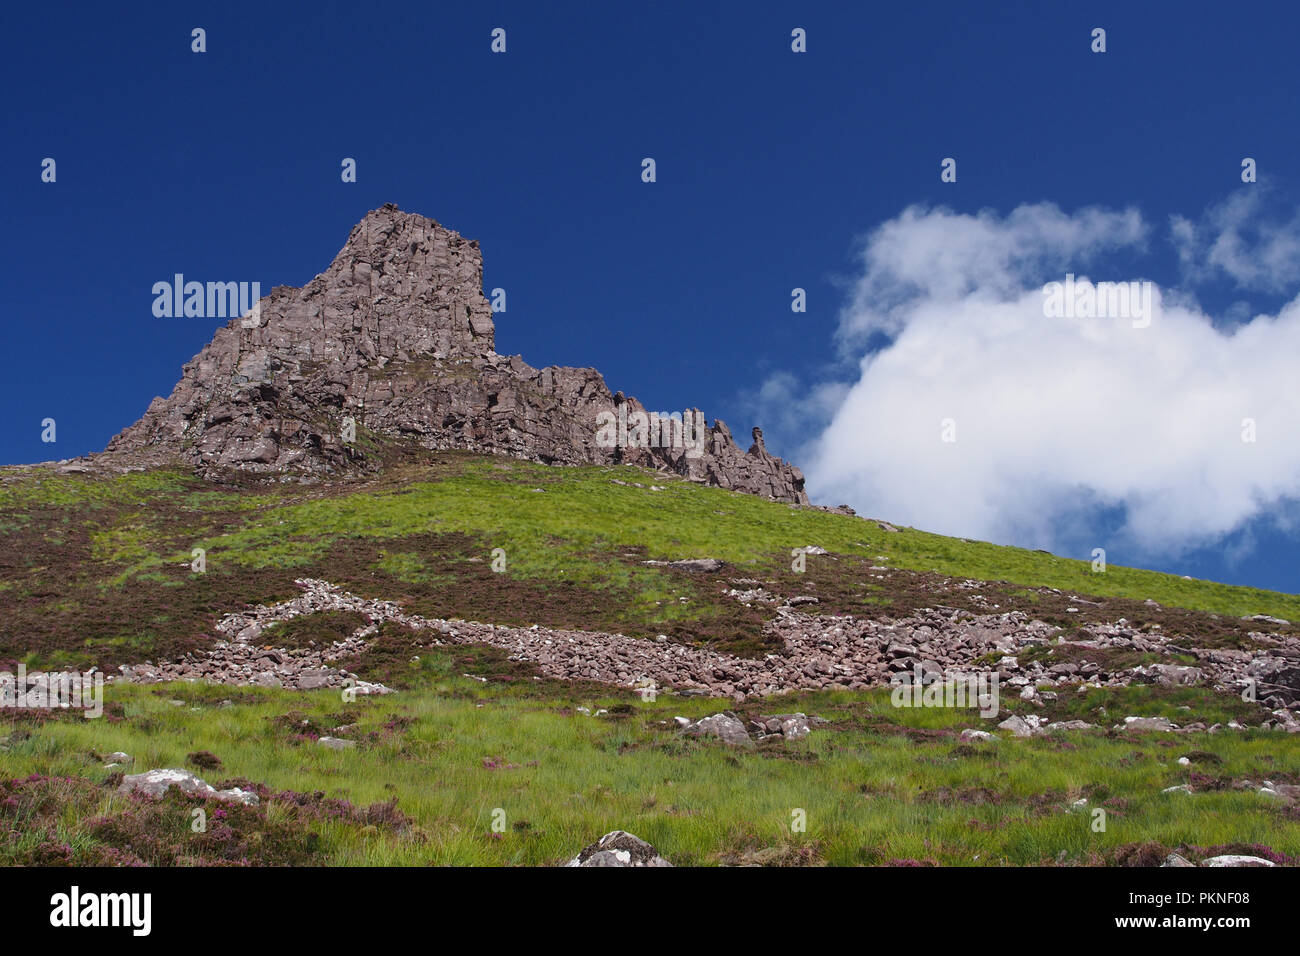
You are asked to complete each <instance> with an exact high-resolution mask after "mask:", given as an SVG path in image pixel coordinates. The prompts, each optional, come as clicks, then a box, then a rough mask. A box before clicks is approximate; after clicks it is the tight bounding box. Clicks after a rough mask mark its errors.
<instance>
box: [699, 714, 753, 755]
mask: <svg viewBox="0 0 1300 956" xmlns="http://www.w3.org/2000/svg"><path fill="white" fill-rule="evenodd" d="M682 733H683V734H685V735H686V736H688V737H717V738H718V739H719V740H721V741H722V742H723V743H725V744H728V745H730V746H732V747H752V746H754V741H753V740H752V739H751V738H750V736H749V732H748V731H747V730H745V725H744V724H743V723H741V722H740V718H739V717H737V716H736V715H735V714H733V713H730V712H727V713H721V714H713V715H712V716H710V717H705V718H703V719H702V720H697V721H695V722H693V723H691V722H688V723H687V724H686V725H685V726H684V727H683V728H682Z"/></svg>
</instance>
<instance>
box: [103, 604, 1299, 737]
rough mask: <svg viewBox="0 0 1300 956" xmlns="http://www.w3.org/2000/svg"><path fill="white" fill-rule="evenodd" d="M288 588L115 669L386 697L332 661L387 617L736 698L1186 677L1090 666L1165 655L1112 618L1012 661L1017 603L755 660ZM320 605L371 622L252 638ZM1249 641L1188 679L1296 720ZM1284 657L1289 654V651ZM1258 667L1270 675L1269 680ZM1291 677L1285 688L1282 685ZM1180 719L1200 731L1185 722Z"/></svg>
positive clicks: (569, 665)
mask: <svg viewBox="0 0 1300 956" xmlns="http://www.w3.org/2000/svg"><path fill="white" fill-rule="evenodd" d="M298 585H299V586H300V587H301V588H302V589H303V593H302V594H301V595H299V596H298V597H296V598H294V599H292V600H290V601H286V602H284V603H282V604H277V605H273V606H270V607H266V606H263V607H258V608H254V609H253V610H251V611H244V612H238V613H234V614H230V615H227V616H226V617H225V618H223V619H222V621H221V622H220V623H219V624H218V630H219V631H220V632H221V633H223V634H226V635H229V636H230V638H231V639H230V640H228V641H225V642H221V643H218V644H217V645H216V646H215V647H214V648H213V649H212V650H211V651H209V652H208V653H207V654H206V655H190V656H189V657H187V658H186V659H184V660H182V661H180V662H177V663H174V664H163V665H140V666H136V667H129V666H128V667H123V669H122V670H123V677H124V678H125V679H127V680H132V681H138V682H151V681H157V680H175V679H193V680H200V679H201V680H211V681H217V682H221V683H234V684H241V683H242V684H264V685H267V686H284V687H292V688H298V689H303V690H309V689H313V688H317V687H340V686H344V684H345V683H346V682H348V681H352V682H353V683H354V684H355V686H356V689H357V693H359V694H369V693H380V694H382V693H387V692H389V689H388V688H386V687H383V686H382V685H374V684H366V683H365V682H360V681H356V679H355V675H352V674H350V673H349V672H348V671H347V670H345V669H344V667H343V666H342V664H341V662H345V661H346V659H347V657H348V656H349V655H354V654H356V653H357V652H359V651H360V650H361V649H362V648H364V646H365V645H366V641H367V639H368V638H369V637H370V636H371V635H373V634H374V633H375V631H376V630H377V629H378V626H379V625H380V624H381V623H382V622H385V621H393V622H396V623H398V624H404V625H406V626H408V627H411V628H413V629H415V630H417V631H424V632H428V634H429V643H430V644H431V645H438V644H487V645H491V646H494V647H499V648H502V649H504V650H506V651H507V652H509V654H510V655H511V658H512V659H515V660H520V661H529V662H531V663H533V664H535V665H536V666H537V667H538V669H539V670H540V671H541V673H542V674H543V675H545V676H547V677H552V678H558V679H561V680H594V681H601V682H605V683H610V684H617V685H620V686H624V687H646V686H659V687H672V688H676V689H677V690H678V691H679V692H694V693H701V694H708V695H711V696H731V697H733V698H735V699H744V698H746V697H749V696H752V695H768V694H775V693H781V692H785V691H791V690H800V689H822V688H847V689H852V690H859V689H865V688H868V687H875V686H881V685H886V684H889V683H891V681H895V682H896V681H899V680H902V681H904V682H914V681H915V680H916V679H917V675H918V674H919V675H922V679H925V680H929V679H933V678H935V677H938V676H941V675H945V674H947V675H952V674H972V673H977V672H981V671H984V670H986V669H988V668H989V666H990V665H987V664H983V663H981V661H982V660H989V659H995V660H996V663H995V664H994V665H992V669H993V670H995V671H996V673H997V675H998V679H999V682H1000V684H1001V686H1002V687H1003V688H1009V689H1011V691H1013V692H1015V693H1017V694H1018V695H1019V696H1021V697H1024V698H1025V699H1027V700H1030V701H1031V702H1036V701H1041V700H1042V699H1046V698H1048V697H1049V695H1050V694H1053V693H1056V691H1050V692H1049V691H1045V690H1040V689H1039V688H1040V687H1042V686H1044V685H1050V686H1051V687H1054V688H1056V689H1058V690H1062V691H1063V690H1067V689H1069V690H1072V691H1078V690H1079V689H1081V688H1082V689H1083V690H1084V691H1086V690H1087V688H1090V687H1117V686H1126V685H1128V684H1130V683H1134V682H1153V681H1154V682H1159V681H1161V680H1176V681H1178V682H1179V684H1180V685H1181V684H1182V683H1184V682H1185V681H1186V680H1187V679H1188V678H1187V676H1186V675H1185V674H1182V673H1179V674H1177V675H1173V676H1171V675H1170V674H1169V673H1168V672H1167V671H1161V670H1158V669H1157V668H1155V667H1153V666H1139V667H1133V668H1130V669H1127V670H1124V669H1117V670H1110V669H1107V668H1106V667H1104V666H1103V665H1101V664H1100V663H1094V662H1090V661H1089V660H1088V659H1087V656H1086V654H1087V651H1088V649H1090V648H1101V647H1112V648H1113V647H1119V648H1125V649H1129V648H1132V649H1137V650H1143V651H1166V652H1167V649H1166V645H1167V644H1168V643H1170V640H1169V639H1166V638H1163V637H1151V636H1149V635H1146V634H1143V633H1141V632H1138V631H1136V630H1134V629H1132V628H1129V627H1127V626H1126V625H1125V624H1124V623H1123V622H1117V623H1116V624H1112V625H1092V626H1090V628H1089V632H1090V634H1091V635H1092V636H1091V637H1089V638H1088V639H1087V640H1082V641H1075V642H1072V646H1073V648H1074V649H1075V650H1079V651H1082V652H1083V655H1084V656H1083V657H1082V658H1081V659H1082V663H1081V664H1075V663H1068V662H1067V663H1057V664H1053V663H1047V664H1044V663H1042V662H1040V661H1036V660H1025V661H1024V662H1023V663H1022V661H1021V658H1022V657H1024V656H1025V654H1024V652H1025V651H1026V650H1027V649H1029V648H1036V647H1042V646H1044V645H1047V644H1049V643H1055V644H1058V645H1059V644H1061V643H1062V642H1063V641H1064V637H1063V636H1062V632H1061V630H1060V629H1059V628H1057V627H1054V626H1052V625H1050V624H1046V623H1044V622H1042V621H1035V620H1031V619H1029V618H1028V616H1027V615H1025V614H1024V613H1023V612H1020V611H1010V612H1006V613H1001V614H981V615H974V614H971V613H970V612H967V611H961V610H955V609H942V608H939V609H936V608H923V609H921V610H919V611H917V612H915V613H914V614H912V615H910V616H908V617H906V618H903V619H898V620H874V619H859V618H854V617H851V616H842V617H835V616H812V615H807V614H803V613H799V612H796V611H794V610H792V609H791V608H788V607H787V608H778V609H777V615H776V617H775V618H774V619H773V620H771V621H769V622H768V624H767V625H766V629H767V633H768V634H769V635H770V636H771V637H772V638H774V639H775V640H776V641H778V642H779V644H780V645H781V646H783V648H784V652H783V653H770V654H767V655H766V656H765V657H763V658H762V659H753V658H741V657H734V656H732V655H729V654H721V653H718V652H716V651H710V650H707V649H703V648H695V647H686V646H683V645H679V644H672V643H668V642H661V641H649V640H642V639H639V638H632V637H627V636H624V635H621V634H604V633H596V632H590V631H570V630H560V629H552V628H542V627H539V626H536V625H534V626H533V627H529V628H520V627H506V626H500V625H493V624H482V623H478V622H473V621H451V620H442V619H429V618H423V617H421V616H419V615H415V614H408V613H407V612H405V611H404V610H402V608H401V606H400V605H398V604H396V603H394V602H392V601H382V600H373V599H368V598H362V597H358V596H356V595H353V594H350V593H348V592H346V591H344V590H342V589H341V588H339V587H337V586H335V585H332V584H330V583H328V582H326V581H319V580H315V579H302V580H300V581H298ZM326 610H350V611H356V612H359V613H360V614H362V615H363V616H365V617H366V618H367V619H368V620H369V621H370V623H369V624H368V625H366V626H365V627H363V628H361V629H359V630H358V631H357V632H356V633H355V634H353V635H351V636H350V637H348V638H346V639H345V640H343V641H340V642H336V643H335V644H334V645H332V646H331V647H329V648H322V649H319V650H316V649H309V650H297V651H276V650H274V649H272V650H267V649H265V648H260V647H258V646H256V644H254V643H253V642H255V641H258V640H262V639H269V638H271V637H273V633H274V632H271V634H270V635H264V631H265V629H266V627H267V625H268V624H270V623H271V622H272V621H282V620H288V619H290V618H292V617H296V616H298V615H300V614H311V613H314V612H317V611H326ZM1251 637H1252V638H1253V639H1254V640H1255V641H1256V643H1257V645H1258V646H1257V648H1256V650H1255V651H1253V652H1250V651H1245V650H1217V649H1215V650H1204V651H1199V650H1196V649H1194V648H1193V650H1192V652H1193V653H1194V654H1196V655H1197V657H1198V664H1199V666H1198V667H1197V668H1195V670H1196V671H1197V672H1198V675H1197V678H1196V679H1197V681H1198V682H1200V683H1202V684H1203V685H1206V686H1210V687H1213V688H1214V689H1216V690H1218V691H1221V692H1225V693H1231V694H1234V695H1237V694H1240V693H1241V691H1242V689H1243V688H1245V687H1247V686H1257V687H1265V686H1266V687H1267V688H1269V689H1270V690H1272V691H1273V692H1274V693H1273V695H1272V696H1270V697H1269V698H1268V699H1267V701H1266V703H1268V704H1269V705H1270V706H1273V705H1276V709H1275V710H1274V711H1273V714H1272V718H1273V719H1270V720H1267V721H1266V722H1265V723H1264V725H1263V726H1265V727H1266V728H1267V727H1271V728H1273V729H1279V730H1287V731H1290V732H1297V731H1300V721H1298V720H1297V719H1296V717H1295V715H1294V712H1293V711H1292V710H1291V709H1290V707H1291V706H1292V703H1293V702H1294V701H1297V700H1300V667H1292V666H1291V665H1292V664H1293V663H1295V662H1296V661H1300V640H1298V639H1297V638H1295V637H1292V636H1289V635H1288V636H1282V637H1279V636H1275V635H1268V634H1261V633H1252V635H1251ZM1180 650H1182V649H1181V647H1180ZM1292 654H1295V655H1298V656H1297V657H1296V658H1293V657H1292V656H1291V655H1292ZM1260 675H1268V677H1269V681H1268V683H1267V684H1265V683H1264V682H1263V681H1262V678H1261V676H1260ZM1293 677H1294V679H1295V686H1292V685H1291V684H1290V683H1286V682H1287V681H1291V680H1292V679H1293ZM1002 693H1004V694H1005V693H1008V690H1005V689H1004V690H1003V691H1002ZM1030 716H1033V715H1030ZM1016 719H1017V720H1022V721H1024V722H1025V723H1027V724H1029V725H1030V726H1029V728H1028V731H1029V733H1033V732H1035V731H1036V730H1037V729H1038V728H1037V726H1036V725H1035V724H1034V722H1033V721H1030V720H1029V718H1028V717H1026V718H1016ZM1007 729H1009V730H1012V732H1013V733H1016V731H1017V730H1019V731H1020V735H1022V736H1023V735H1025V728H1023V727H1019V725H1014V728H1013V727H1008V728H1007ZM1059 729H1069V728H1059ZM1122 729H1125V730H1130V731H1149V730H1155V731H1162V730H1173V729H1175V727H1174V725H1173V724H1171V723H1170V722H1169V721H1168V720H1166V719H1165V718H1144V717H1134V718H1131V719H1128V720H1127V721H1126V722H1125V725H1124V726H1123V728H1122ZM1182 729H1206V728H1204V727H1197V726H1196V725H1188V727H1186V728H1182ZM1210 729H1211V730H1214V728H1210ZM1230 729H1231V725H1230Z"/></svg>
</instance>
